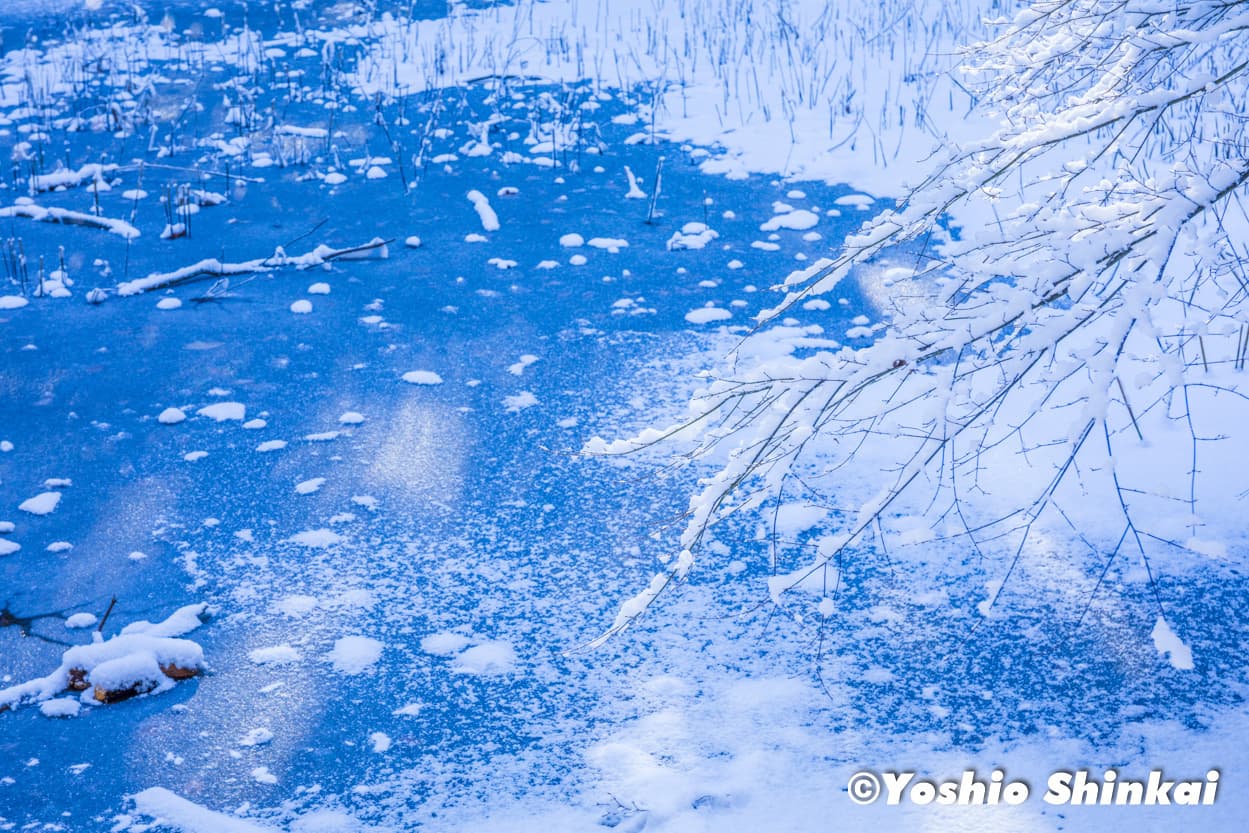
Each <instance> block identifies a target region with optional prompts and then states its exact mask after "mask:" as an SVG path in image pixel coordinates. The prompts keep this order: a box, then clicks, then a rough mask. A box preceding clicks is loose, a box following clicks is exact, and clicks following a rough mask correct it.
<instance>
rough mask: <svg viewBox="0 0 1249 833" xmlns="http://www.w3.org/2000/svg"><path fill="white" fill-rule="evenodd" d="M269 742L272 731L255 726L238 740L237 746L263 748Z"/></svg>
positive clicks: (271, 737)
mask: <svg viewBox="0 0 1249 833" xmlns="http://www.w3.org/2000/svg"><path fill="white" fill-rule="evenodd" d="M271 740H273V730H272V729H268V728H265V727H264V726H257V727H256V728H255V729H252V730H250V731H248V733H247V734H245V735H243V737H241V738H239V746H264V745H265V744H266V743H268V742H269V741H271Z"/></svg>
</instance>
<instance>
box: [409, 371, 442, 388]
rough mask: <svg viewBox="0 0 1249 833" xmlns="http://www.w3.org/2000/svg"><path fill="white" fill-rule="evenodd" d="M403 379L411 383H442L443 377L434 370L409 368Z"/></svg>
mask: <svg viewBox="0 0 1249 833" xmlns="http://www.w3.org/2000/svg"><path fill="white" fill-rule="evenodd" d="M403 381H405V382H407V383H408V384H410V385H441V384H442V377H441V376H439V375H438V374H437V373H435V372H433V371H432V370H409V371H408V372H407V373H405V374H403Z"/></svg>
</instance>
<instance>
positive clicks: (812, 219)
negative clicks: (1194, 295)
mask: <svg viewBox="0 0 1249 833" xmlns="http://www.w3.org/2000/svg"><path fill="white" fill-rule="evenodd" d="M819 222H820V215H818V214H816V213H815V212H814V211H808V210H806V209H805V208H799V209H797V210H794V211H787V212H785V213H784V214H777V215H776V216H775V217H773V218H772V219H771V220H768V221H767V222H766V223H764V224H763V225H761V226H759V229H760V231H777V230H779V229H792V230H794V231H806V230H807V229H809V228H813V227H815V225H816V224H818V223H819Z"/></svg>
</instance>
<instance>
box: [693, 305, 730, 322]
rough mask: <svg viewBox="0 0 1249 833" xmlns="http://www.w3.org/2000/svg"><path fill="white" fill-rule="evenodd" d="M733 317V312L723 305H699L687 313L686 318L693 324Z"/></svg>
mask: <svg viewBox="0 0 1249 833" xmlns="http://www.w3.org/2000/svg"><path fill="white" fill-rule="evenodd" d="M732 317H733V313H732V312H730V311H729V310H726V309H724V308H723V307H714V306H710V307H699V308H698V309H694V310H690V311H689V312H687V313H685V320H686V321H688V322H690V323H691V324H710V323H711V322H713V321H725V320H727V319H729V318H732Z"/></svg>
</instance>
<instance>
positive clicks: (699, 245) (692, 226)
mask: <svg viewBox="0 0 1249 833" xmlns="http://www.w3.org/2000/svg"><path fill="white" fill-rule="evenodd" d="M719 237H720V234H719V232H717V231H715V230H714V229H711V228H708V227H707V224H706V223H686V224H685V225H683V226H681V230H680V231H678V232H675V233H673V235H672V237H671V238H669V239H668V251H670V252H676V251H681V250H683V249H704V248H706V247H707V244H708V243H710V242H711V241H713V240H716V239H717V238H719Z"/></svg>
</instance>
